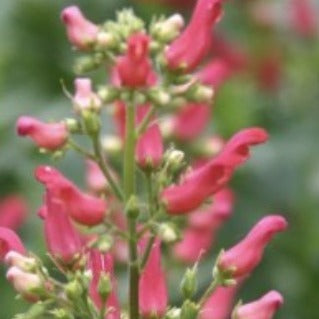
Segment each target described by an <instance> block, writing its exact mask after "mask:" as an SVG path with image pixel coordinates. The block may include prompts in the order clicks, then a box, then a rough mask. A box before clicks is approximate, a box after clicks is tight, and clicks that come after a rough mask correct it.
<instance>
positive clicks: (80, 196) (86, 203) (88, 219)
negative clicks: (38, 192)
mask: <svg viewBox="0 0 319 319" xmlns="http://www.w3.org/2000/svg"><path fill="white" fill-rule="evenodd" d="M35 176H36V178H37V180H38V181H39V182H40V183H42V184H44V185H45V187H46V189H47V192H48V193H49V194H51V195H53V196H54V197H55V198H57V199H59V200H60V201H61V202H62V203H63V205H64V206H65V212H66V213H67V214H69V216H70V217H71V218H72V219H74V220H75V221H76V222H78V223H80V224H84V225H87V226H94V225H97V224H100V223H101V222H102V221H103V219H104V216H105V214H106V212H107V204H106V202H105V201H104V200H103V199H101V198H98V197H94V196H92V195H88V194H85V193H83V192H82V191H80V190H79V189H78V188H77V187H76V186H75V185H74V184H73V183H71V182H70V181H69V180H68V179H66V178H65V177H64V176H63V175H62V174H61V173H60V172H59V171H58V170H56V169H54V168H53V167H50V166H39V167H38V168H37V169H36V171H35Z"/></svg>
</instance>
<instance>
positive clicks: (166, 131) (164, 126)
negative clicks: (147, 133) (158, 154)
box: [159, 116, 174, 138]
mask: <svg viewBox="0 0 319 319" xmlns="http://www.w3.org/2000/svg"><path fill="white" fill-rule="evenodd" d="M159 126H160V130H161V133H162V136H163V137H164V138H169V137H170V136H171V135H172V134H173V131H174V119H173V118H172V117H171V116H167V117H164V118H162V119H161V120H160V121H159Z"/></svg>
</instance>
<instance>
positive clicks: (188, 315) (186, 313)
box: [181, 300, 199, 319]
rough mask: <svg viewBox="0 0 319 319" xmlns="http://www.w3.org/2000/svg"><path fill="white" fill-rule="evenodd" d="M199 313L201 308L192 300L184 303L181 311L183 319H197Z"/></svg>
mask: <svg viewBox="0 0 319 319" xmlns="http://www.w3.org/2000/svg"><path fill="white" fill-rule="evenodd" d="M198 313H199V306H198V305H197V304H195V303H194V302H192V301H190V300H186V301H184V303H183V305H182V310H181V319H196V318H197V316H198Z"/></svg>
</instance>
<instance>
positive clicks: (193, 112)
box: [173, 103, 211, 141]
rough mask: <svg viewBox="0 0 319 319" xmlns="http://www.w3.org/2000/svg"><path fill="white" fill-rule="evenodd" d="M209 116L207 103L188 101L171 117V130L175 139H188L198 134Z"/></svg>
mask: <svg viewBox="0 0 319 319" xmlns="http://www.w3.org/2000/svg"><path fill="white" fill-rule="evenodd" d="M210 116H211V110H210V106H209V105H207V104H198V103H190V104H187V105H185V107H183V108H182V109H181V110H180V111H179V112H178V113H177V114H176V115H175V116H174V118H173V131H174V135H175V136H176V138H177V139H179V140H181V141H189V140H192V139H194V138H196V137H197V136H198V135H200V134H201V133H202V132H203V130H204V129H205V128H206V126H207V124H208V122H209V120H210Z"/></svg>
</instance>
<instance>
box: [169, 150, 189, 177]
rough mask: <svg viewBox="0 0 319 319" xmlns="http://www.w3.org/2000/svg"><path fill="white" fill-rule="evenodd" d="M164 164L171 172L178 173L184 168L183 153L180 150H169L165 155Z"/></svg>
mask: <svg viewBox="0 0 319 319" xmlns="http://www.w3.org/2000/svg"><path fill="white" fill-rule="evenodd" d="M165 158H166V163H167V165H168V167H169V168H170V169H171V170H172V171H173V172H175V171H178V170H179V169H180V168H181V167H183V166H184V158H185V153H184V152H182V151H180V150H175V149H171V150H168V151H167V152H166V154H165Z"/></svg>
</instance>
